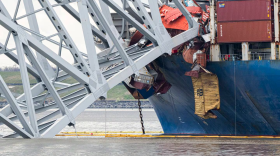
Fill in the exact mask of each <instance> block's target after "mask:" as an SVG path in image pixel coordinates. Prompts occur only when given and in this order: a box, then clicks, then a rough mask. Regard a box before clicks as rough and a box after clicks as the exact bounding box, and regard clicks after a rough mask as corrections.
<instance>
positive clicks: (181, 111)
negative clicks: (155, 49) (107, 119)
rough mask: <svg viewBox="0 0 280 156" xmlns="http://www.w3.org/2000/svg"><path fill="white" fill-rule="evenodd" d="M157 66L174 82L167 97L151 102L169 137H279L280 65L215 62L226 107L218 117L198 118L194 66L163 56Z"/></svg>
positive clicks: (213, 68)
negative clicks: (205, 135) (193, 135)
mask: <svg viewBox="0 0 280 156" xmlns="http://www.w3.org/2000/svg"><path fill="white" fill-rule="evenodd" d="M156 63H157V65H158V66H159V67H160V69H161V71H162V72H163V73H164V75H165V78H166V79H167V80H168V82H169V83H171V84H172V87H171V89H170V90H169V91H168V92H167V93H166V94H162V95H154V96H152V97H150V98H149V100H150V102H151V103H152V104H153V106H154V109H155V112H156V114H157V116H158V118H159V121H160V123H161V125H162V128H163V130H164V133H165V134H198V135H199V134H207V135H212V134H213V135H279V134H280V61H278V60H275V61H270V60H262V61H225V62H209V63H208V64H207V69H208V70H209V71H211V72H212V73H215V74H217V76H218V78H219V86H220V96H221V109H220V110H213V113H214V114H215V115H216V116H217V119H202V118H200V117H198V116H197V115H195V114H194V111H195V108H194V107H195V103H194V92H193V86H192V81H191V78H190V77H188V76H185V75H184V74H185V72H186V71H190V70H191V64H188V63H186V62H185V61H184V59H183V58H182V56H181V55H173V56H170V57H169V56H168V57H164V56H162V57H160V58H158V59H157V60H156Z"/></svg>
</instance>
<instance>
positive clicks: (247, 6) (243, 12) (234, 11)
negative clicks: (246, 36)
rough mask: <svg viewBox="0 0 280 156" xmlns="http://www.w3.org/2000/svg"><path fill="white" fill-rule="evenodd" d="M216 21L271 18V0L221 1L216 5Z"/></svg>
mask: <svg viewBox="0 0 280 156" xmlns="http://www.w3.org/2000/svg"><path fill="white" fill-rule="evenodd" d="M216 7H217V11H216V12H217V20H218V22H230V21H256V20H257V21H258V20H271V19H273V17H272V7H271V0H246V1H222V2H218V3H217V5H216Z"/></svg>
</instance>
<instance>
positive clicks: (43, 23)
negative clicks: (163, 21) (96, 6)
mask: <svg viewBox="0 0 280 156" xmlns="http://www.w3.org/2000/svg"><path fill="white" fill-rule="evenodd" d="M1 1H2V3H3V4H4V5H5V7H6V8H7V10H8V11H9V13H10V15H11V16H12V17H13V15H14V11H15V8H16V4H17V1H18V0H1ZM32 1H33V4H34V8H35V10H37V9H40V8H41V5H40V4H39V3H38V1H37V0H32ZM49 1H50V3H51V4H56V2H55V1H54V0H49ZM114 1H116V2H117V3H118V4H120V3H119V2H120V1H121V0H114ZM147 1H148V0H142V2H145V3H147ZM71 6H72V7H74V8H75V9H76V10H78V7H77V3H76V2H73V3H71ZM55 11H56V13H57V15H58V16H59V18H60V19H61V21H62V22H63V24H64V26H65V27H66V29H67V31H68V32H69V33H70V36H71V37H72V39H73V40H74V42H75V44H76V45H77V47H78V48H79V50H80V51H83V52H85V53H86V47H85V43H84V37H83V33H82V28H81V25H80V23H78V22H77V21H76V20H75V19H74V18H72V17H71V16H70V15H69V14H68V13H67V12H66V11H65V10H64V9H63V8H61V7H55ZM25 14H26V13H25V9H24V4H23V2H21V4H20V8H19V12H18V14H17V17H20V16H22V15H25ZM36 17H37V21H38V24H39V29H40V33H41V34H43V35H45V36H49V35H52V34H55V33H57V32H56V30H55V28H54V27H53V25H52V23H51V22H50V20H49V19H48V17H47V15H46V14H45V12H44V11H41V12H39V13H36ZM17 22H18V24H20V25H23V26H25V27H27V28H29V25H28V21H27V18H23V19H20V20H18V21H17ZM91 23H94V22H93V21H91ZM7 34H8V31H7V30H6V29H4V28H3V27H2V26H1V25H0V42H1V43H2V44H4V43H5V40H6V37H7ZM52 39H54V40H56V41H58V42H59V38H58V37H53V38H52ZM43 43H44V44H45V45H47V46H48V47H49V48H50V49H52V50H53V51H54V52H55V53H57V52H58V46H56V45H54V44H52V43H50V42H48V41H44V42H43ZM14 47H15V45H14V39H13V38H12V37H11V38H10V41H9V44H8V48H9V49H10V48H14ZM97 51H99V49H97ZM14 52H16V51H14ZM62 57H63V58H64V59H66V60H67V61H68V62H69V63H73V59H72V56H71V54H70V52H69V51H68V50H66V49H63V51H62ZM0 62H1V63H0V67H5V66H13V65H14V64H15V63H14V62H13V61H11V60H10V59H9V58H8V57H6V56H5V55H0ZM52 66H54V65H52Z"/></svg>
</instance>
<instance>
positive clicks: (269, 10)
mask: <svg viewBox="0 0 280 156" xmlns="http://www.w3.org/2000/svg"><path fill="white" fill-rule="evenodd" d="M182 3H183V4H184V6H185V7H186V9H187V10H188V11H189V12H190V14H191V15H192V17H193V18H194V19H195V21H196V22H197V23H199V25H200V31H199V32H200V33H199V34H198V36H197V37H196V38H194V39H193V40H192V41H189V42H186V43H184V44H182V45H180V46H178V47H176V48H174V49H172V55H162V56H161V57H159V58H158V59H156V60H155V61H153V62H152V63H150V64H149V65H147V66H146V68H143V69H142V71H139V72H140V74H139V75H134V76H131V77H130V78H128V79H126V81H124V82H123V83H124V85H125V86H126V88H127V89H128V90H129V91H130V93H131V94H132V95H133V96H134V97H135V98H136V99H149V101H150V102H151V103H152V105H153V107H154V110H155V112H156V114H157V116H158V119H159V121H160V123H161V126H162V128H163V130H164V133H165V134H182V135H279V134H280V105H279V104H280V96H279V92H280V82H279V81H280V79H279V77H280V61H279V60H278V59H279V50H278V48H277V47H278V45H279V8H278V7H279V5H278V0H276V1H275V0H274V1H272V0H223V1H220V0H209V1H199V0H196V1H195V0H184V1H182ZM159 11H160V14H161V19H162V22H163V25H164V26H165V28H166V29H167V31H168V33H169V34H170V36H176V35H178V34H180V33H182V32H184V31H186V30H188V28H189V24H188V21H187V20H186V18H185V17H184V16H182V13H181V12H180V11H179V9H178V8H176V7H174V6H173V5H172V1H169V2H168V1H166V2H165V3H164V4H163V5H162V6H160V7H159ZM131 29H132V28H131ZM129 41H130V43H129V44H130V45H133V44H138V45H139V47H141V48H143V49H144V48H149V47H150V46H152V45H153V43H152V42H150V41H149V40H147V39H145V38H143V35H142V34H141V33H140V32H138V31H135V32H134V33H133V35H132V37H131V38H130V40H129Z"/></svg>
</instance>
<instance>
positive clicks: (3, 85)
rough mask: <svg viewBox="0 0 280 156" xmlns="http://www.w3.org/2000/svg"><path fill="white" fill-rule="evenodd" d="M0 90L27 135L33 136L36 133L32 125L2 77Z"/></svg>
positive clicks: (0, 78) (0, 77)
mask: <svg viewBox="0 0 280 156" xmlns="http://www.w3.org/2000/svg"><path fill="white" fill-rule="evenodd" d="M0 88H1V90H2V92H3V94H4V95H5V97H6V99H7V101H8V102H9V104H10V106H11V108H12V110H13V112H14V113H15V114H16V115H17V117H18V119H19V121H20V123H21V124H22V126H23V128H24V129H25V131H26V132H27V133H29V134H30V135H32V136H33V134H34V132H33V130H32V128H31V127H30V125H29V124H28V122H27V120H26V118H25V116H24V114H23V113H22V111H21V109H20V107H19V106H18V103H17V102H16V99H15V98H14V97H13V95H12V93H11V91H10V90H9V88H8V86H7V85H6V83H5V82H4V80H3V78H2V76H0ZM6 121H9V120H6Z"/></svg>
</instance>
